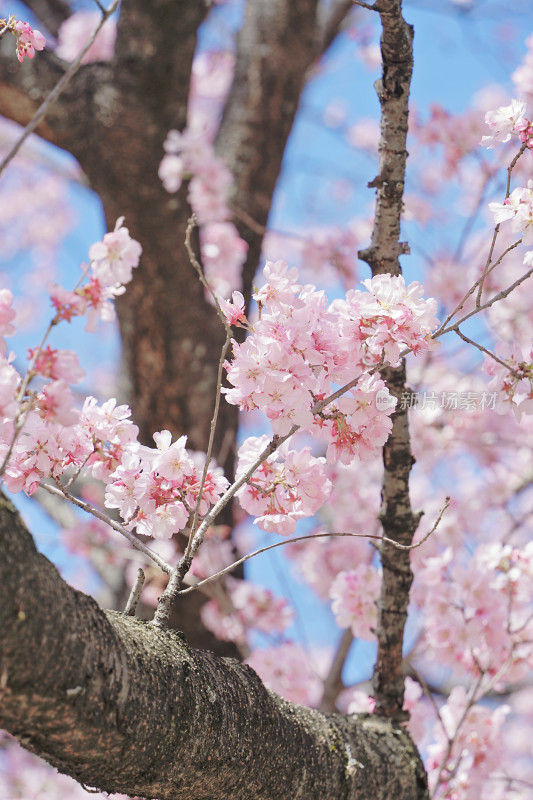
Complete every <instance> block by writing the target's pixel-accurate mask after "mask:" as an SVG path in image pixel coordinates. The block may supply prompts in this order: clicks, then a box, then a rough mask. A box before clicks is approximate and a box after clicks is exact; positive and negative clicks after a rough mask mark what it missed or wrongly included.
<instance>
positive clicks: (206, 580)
mask: <svg viewBox="0 0 533 800" xmlns="http://www.w3.org/2000/svg"><path fill="white" fill-rule="evenodd" d="M449 505H450V498H449V497H447V498H446V500H445V501H444V505H443V506H442V508H441V510H440V512H439V515H438V517H437V519H436V521H435V524H434V525H433V527H432V528H431V530H430V531H428V533H426V535H425V536H424V537H423V539H421V540H420V541H419V542H416V543H415V544H409V545H407V544H400V543H399V542H397V541H395V540H394V539H389V538H388V537H387V536H381V535H379V534H372V533H347V532H344V531H335V532H333V533H332V532H328V533H309V534H307V535H306V536H295V537H294V538H293V539H284V540H283V541H282V542H275V543H274V544H269V545H267V546H266V547H261V548H260V549H259V550H254V552H253V553H248V554H247V555H245V556H242V558H239V559H238V560H237V561H234V562H233V564H230V565H229V566H228V567H224V569H221V570H220V571H219V572H217V573H215V574H214V575H211V576H210V577H209V578H204V579H203V580H201V581H198V583H195V584H194V586H190V587H189V588H188V589H182V590H181V591H180V592H179V594H180V595H182V594H189V592H193V591H194V590H195V589H200V588H201V587H202V586H205V585H206V584H207V583H211V582H212V581H216V580H218V579H219V578H221V577H222V576H223V575H226V574H227V573H228V572H231V571H232V570H234V569H235V568H236V567H238V566H240V565H241V564H244V563H245V561H249V560H250V559H251V558H255V556H258V555H261V553H266V552H267V551H268V550H273V549H274V548H275V547H283V546H284V545H286V544H294V543H295V542H303V541H306V540H308V539H326V538H329V537H341V536H351V537H357V538H359V539H377V540H378V541H379V542H387V544H390V545H392V546H393V547H395V548H397V549H398V550H416V549H417V548H418V547H421V546H422V545H423V544H424V543H425V542H427V540H428V539H429V537H430V536H431V535H432V534H433V533H435V531H436V530H437V527H438V525H439V523H440V521H441V519H442V516H443V514H444V512H445V511H446V509H447V508H448V506H449Z"/></svg>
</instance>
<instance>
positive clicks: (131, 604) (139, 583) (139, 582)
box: [124, 567, 145, 617]
mask: <svg viewBox="0 0 533 800" xmlns="http://www.w3.org/2000/svg"><path fill="white" fill-rule="evenodd" d="M144 581H145V575H144V572H143V570H142V569H141V568H140V567H139V569H138V570H137V577H136V579H135V583H134V584H133V586H132V588H131V592H130V596H129V597H128V602H127V603H126V608H125V609H124V614H125V615H126V616H128V617H134V616H135V609H136V608H137V603H138V602H139V598H140V596H141V592H142V588H143V586H144Z"/></svg>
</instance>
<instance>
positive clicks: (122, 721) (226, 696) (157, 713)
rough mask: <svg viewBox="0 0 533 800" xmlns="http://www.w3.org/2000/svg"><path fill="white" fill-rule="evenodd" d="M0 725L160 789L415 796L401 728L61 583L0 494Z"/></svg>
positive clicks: (414, 763) (409, 747)
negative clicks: (327, 705) (276, 688)
mask: <svg viewBox="0 0 533 800" xmlns="http://www.w3.org/2000/svg"><path fill="white" fill-rule="evenodd" d="M0 550H1V552H2V560H1V562H0V637H1V639H0V641H1V650H0V652H1V656H0V686H1V687H2V688H1V692H2V702H1V705H0V726H1V727H3V728H5V729H6V730H8V731H10V732H11V733H12V734H14V735H15V736H16V737H17V738H18V739H19V741H20V742H21V744H23V746H24V747H26V748H27V749H29V750H31V751H32V752H34V753H37V754H38V755H40V756H42V757H43V758H45V759H46V760H47V761H48V762H49V763H51V764H53V765H54V766H56V767H57V768H58V769H59V770H60V771H61V772H65V773H67V774H69V775H72V776H73V777H74V778H76V779H77V780H79V781H80V782H83V783H84V784H86V785H89V786H96V787H98V788H100V789H103V790H105V791H110V792H124V793H127V794H130V795H141V796H143V797H148V798H154V797H157V798H159V800H181V799H182V798H183V800H229V798H231V799H232V800H280V798H285V797H286V798H289V797H290V798H294V800H296V798H302V800H304V799H305V800H310V799H311V798H312V799H313V800H355V799H356V798H357V800H365V798H368V800H382V799H383V800H389V798H391V797H394V798H395V800H425V798H427V793H426V792H427V790H426V785H425V774H424V770H423V767H422V765H421V763H420V760H419V758H418V754H417V752H416V748H415V747H414V745H413V744H412V742H411V741H410V739H409V737H408V735H407V734H406V733H405V731H404V730H403V729H402V728H401V726H399V725H397V724H396V723H394V722H392V721H387V720H384V719H380V718H377V717H373V716H367V715H352V716H350V717H342V716H341V715H340V714H321V713H319V712H317V711H312V710H310V709H307V708H303V707H301V706H295V705H292V704H290V703H288V702H286V701H285V700H282V699H281V698H279V697H278V696H277V695H275V694H274V693H272V692H269V691H268V690H266V689H265V688H264V686H263V685H262V683H261V681H260V680H259V678H258V677H257V675H256V674H255V672H254V671H253V670H252V669H250V668H249V667H247V666H245V665H242V664H239V663H238V662H237V661H234V660H233V659H227V658H219V657H216V656H214V655H213V654H212V653H208V652H202V651H194V650H192V649H191V648H190V647H189V646H188V645H187V644H186V643H185V641H184V640H183V639H182V638H181V637H180V635H179V634H178V633H176V632H175V631H160V630H157V629H155V628H153V627H152V626H151V625H150V624H149V623H146V622H141V621H140V620H138V619H135V618H132V617H127V616H124V615H122V614H119V613H116V612H104V611H102V610H101V609H100V608H99V607H98V605H97V604H96V603H95V601H94V600H93V599H92V598H90V597H88V596H86V595H84V594H82V593H81V592H78V591H76V590H74V589H72V588H71V587H69V586H68V585H67V584H66V583H65V582H64V581H63V580H62V578H61V577H60V575H59V573H58V572H57V570H56V568H55V567H54V566H53V565H52V564H51V563H50V562H49V561H48V560H47V559H46V558H45V557H44V556H42V555H40V554H39V553H38V552H37V551H36V549H35V546H34V544H33V540H32V539H31V537H30V535H29V533H28V532H27V530H26V529H25V527H24V525H23V523H22V521H21V520H20V517H19V515H18V513H17V512H16V511H15V510H14V509H13V508H12V507H11V506H10V503H9V501H7V500H5V498H2V500H1V503H0Z"/></svg>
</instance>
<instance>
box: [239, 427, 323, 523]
mask: <svg viewBox="0 0 533 800" xmlns="http://www.w3.org/2000/svg"><path fill="white" fill-rule="evenodd" d="M289 441H290V440H287V441H286V442H285V443H284V444H283V445H282V446H281V447H280V448H278V450H276V452H275V453H273V454H272V455H271V456H269V457H268V458H267V459H266V461H263V463H262V464H261V466H260V467H259V468H258V469H256V470H255V472H253V474H252V476H251V477H250V478H249V480H248V482H247V483H246V484H245V485H244V486H243V487H242V488H241V489H239V491H238V492H237V497H238V498H239V502H240V504H241V506H242V507H243V508H244V509H245V511H248V512H249V513H250V514H252V515H253V516H255V517H256V519H255V520H254V522H255V524H256V525H258V526H259V527H260V528H262V529H263V530H264V531H268V532H271V533H280V534H282V535H285V536H288V535H290V534H292V533H294V532H295V531H296V523H297V521H298V520H299V519H302V518H304V517H310V516H312V515H313V514H314V513H316V511H318V509H319V508H320V507H321V506H322V505H323V504H324V503H325V502H326V500H327V499H328V497H329V493H330V491H331V481H330V480H328V478H327V477H326V471H325V459H323V458H315V457H314V456H312V455H311V448H309V447H304V448H303V449H302V450H290V449H289ZM268 442H269V439H268V437H267V436H260V437H256V436H250V437H249V438H248V439H246V440H245V441H244V443H243V444H242V445H241V447H240V448H239V463H238V465H237V479H238V478H239V477H240V476H241V475H242V474H243V473H244V472H246V471H247V470H248V468H249V467H250V466H251V465H252V464H253V463H254V461H255V460H256V459H257V457H258V456H259V455H260V454H261V452H262V451H263V450H264V449H265V447H266V446H267V444H268Z"/></svg>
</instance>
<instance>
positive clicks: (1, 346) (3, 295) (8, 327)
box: [0, 289, 16, 356]
mask: <svg viewBox="0 0 533 800" xmlns="http://www.w3.org/2000/svg"><path fill="white" fill-rule="evenodd" d="M12 303H13V294H12V293H11V292H10V291H9V289H2V290H0V354H1V355H4V356H5V354H6V353H7V343H6V341H5V340H4V338H3V337H4V336H12V335H13V334H14V332H15V326H14V325H12V324H11V322H12V321H13V319H14V318H15V316H16V312H15V311H14V310H13V308H11V304H12Z"/></svg>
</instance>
